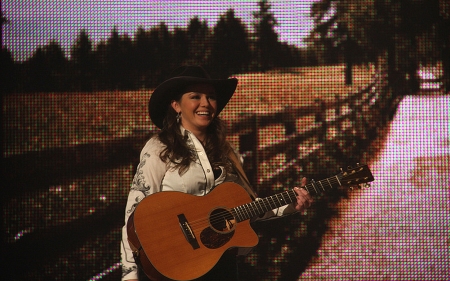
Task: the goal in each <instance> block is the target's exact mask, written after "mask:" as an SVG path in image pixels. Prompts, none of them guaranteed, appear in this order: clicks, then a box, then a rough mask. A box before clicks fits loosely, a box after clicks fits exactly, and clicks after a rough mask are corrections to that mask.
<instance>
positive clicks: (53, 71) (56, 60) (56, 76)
mask: <svg viewBox="0 0 450 281" xmlns="http://www.w3.org/2000/svg"><path fill="white" fill-rule="evenodd" d="M67 65H68V63H67V58H66V57H65V54H64V52H63V50H62V49H61V47H60V45H59V44H58V43H57V42H56V41H51V42H50V43H49V44H48V45H47V46H44V47H39V48H38V49H37V50H36V52H35V53H34V55H33V56H32V57H31V59H30V60H29V61H27V62H25V71H26V74H25V76H26V77H28V84H27V85H26V87H25V90H26V91H34V92H61V91H65V90H67V84H68V83H67V71H66V69H67Z"/></svg>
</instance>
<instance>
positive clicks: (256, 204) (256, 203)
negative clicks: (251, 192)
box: [254, 200, 264, 214]
mask: <svg viewBox="0 0 450 281" xmlns="http://www.w3.org/2000/svg"><path fill="white" fill-rule="evenodd" d="M258 201H259V200H256V201H254V202H255V206H256V210H258V213H260V214H262V213H264V210H263V209H262V208H261V205H260V206H259V207H260V208H261V211H260V210H259V209H258Z"/></svg>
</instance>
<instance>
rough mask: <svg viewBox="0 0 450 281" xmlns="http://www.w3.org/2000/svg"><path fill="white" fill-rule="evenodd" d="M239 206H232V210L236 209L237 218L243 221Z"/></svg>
mask: <svg viewBox="0 0 450 281" xmlns="http://www.w3.org/2000/svg"><path fill="white" fill-rule="evenodd" d="M239 208H240V206H238V207H236V208H234V210H236V216H237V217H238V220H239V221H243V220H244V219H243V218H242V216H241V212H240V210H239Z"/></svg>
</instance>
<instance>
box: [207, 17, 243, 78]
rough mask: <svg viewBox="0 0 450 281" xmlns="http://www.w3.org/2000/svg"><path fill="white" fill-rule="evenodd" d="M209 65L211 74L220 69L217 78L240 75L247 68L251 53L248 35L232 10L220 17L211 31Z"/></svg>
mask: <svg viewBox="0 0 450 281" xmlns="http://www.w3.org/2000/svg"><path fill="white" fill-rule="evenodd" d="M212 42H213V43H212V50H211V58H210V65H211V66H212V67H211V69H212V71H211V73H214V70H216V71H215V72H217V70H218V69H220V72H221V73H215V74H216V75H217V76H222V77H228V76H229V75H230V74H233V73H242V72H243V71H245V70H246V69H247V67H248V64H249V62H250V59H251V52H250V48H249V44H248V34H247V31H246V29H245V26H244V25H243V24H242V22H241V20H239V19H237V18H236V17H235V14H234V10H233V9H230V10H228V11H227V12H226V14H225V15H222V16H221V17H220V19H219V21H218V22H217V25H216V26H215V28H214V30H213V37H212Z"/></svg>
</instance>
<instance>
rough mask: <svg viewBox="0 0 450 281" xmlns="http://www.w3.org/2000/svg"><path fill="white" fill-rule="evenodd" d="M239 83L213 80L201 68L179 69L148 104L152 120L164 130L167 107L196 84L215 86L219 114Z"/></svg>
mask: <svg viewBox="0 0 450 281" xmlns="http://www.w3.org/2000/svg"><path fill="white" fill-rule="evenodd" d="M237 83H238V80H237V79H236V78H229V79H211V78H210V76H209V75H208V73H206V71H205V70H204V69H203V68H202V67H201V66H182V67H179V68H177V69H175V70H174V71H173V72H172V73H171V75H170V78H169V79H167V80H166V81H164V82H162V83H161V84H160V85H159V86H158V87H156V89H155V90H154V91H153V94H152V96H151V97H150V101H149V103H148V109H149V112H150V119H151V120H152V121H153V123H154V124H155V125H156V126H157V127H158V128H162V127H163V120H164V117H165V116H166V114H167V106H168V105H169V104H170V102H171V101H172V100H174V99H175V98H176V97H177V95H179V94H181V93H182V91H183V90H184V89H185V88H186V86H189V85H194V84H209V85H212V86H214V89H215V91H216V95H217V114H219V113H220V112H221V111H222V109H223V108H224V107H225V105H226V104H227V103H228V101H229V100H230V98H231V97H232V96H233V94H234V91H235V90H236V86H237Z"/></svg>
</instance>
